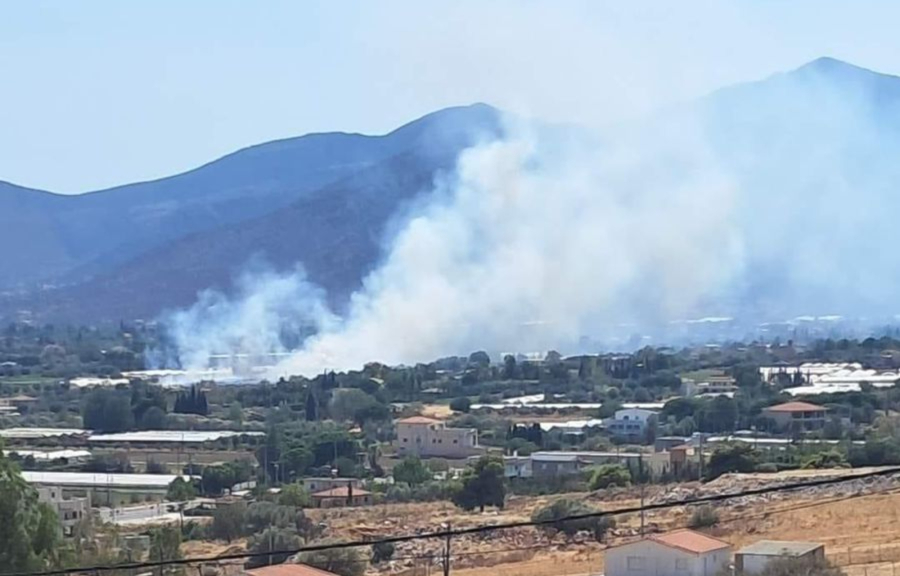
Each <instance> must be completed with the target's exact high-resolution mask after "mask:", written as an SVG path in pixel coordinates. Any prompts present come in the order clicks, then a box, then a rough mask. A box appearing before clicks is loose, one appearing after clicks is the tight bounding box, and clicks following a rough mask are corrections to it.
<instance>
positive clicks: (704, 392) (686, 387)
mask: <svg viewBox="0 0 900 576" xmlns="http://www.w3.org/2000/svg"><path fill="white" fill-rule="evenodd" d="M681 389H682V390H681V391H682V392H683V393H684V395H685V396H687V397H688V398H690V397H692V396H706V397H709V396H734V393H735V392H737V389H738V388H737V385H736V384H735V381H734V378H732V377H730V376H712V377H710V378H707V379H706V380H705V381H703V382H695V381H693V380H690V379H684V380H682V381H681Z"/></svg>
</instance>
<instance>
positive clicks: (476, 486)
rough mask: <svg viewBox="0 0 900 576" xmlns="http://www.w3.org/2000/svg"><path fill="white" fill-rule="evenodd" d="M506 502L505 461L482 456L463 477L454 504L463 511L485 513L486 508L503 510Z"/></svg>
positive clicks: (455, 494) (454, 496)
mask: <svg viewBox="0 0 900 576" xmlns="http://www.w3.org/2000/svg"><path fill="white" fill-rule="evenodd" d="M505 502H506V486H505V483H504V468H503V460H501V459H500V458H497V457H495V456H482V457H481V458H479V459H478V461H477V462H475V464H474V465H473V466H470V467H469V468H467V469H466V471H465V472H464V473H463V475H462V479H461V482H460V484H459V486H458V487H457V488H456V489H455V491H454V493H453V503H454V504H456V505H457V506H459V507H460V508H462V509H463V510H475V509H476V508H478V509H479V511H481V512H484V509H485V507H486V506H495V507H497V508H501V509H502V508H503V505H504V504H505Z"/></svg>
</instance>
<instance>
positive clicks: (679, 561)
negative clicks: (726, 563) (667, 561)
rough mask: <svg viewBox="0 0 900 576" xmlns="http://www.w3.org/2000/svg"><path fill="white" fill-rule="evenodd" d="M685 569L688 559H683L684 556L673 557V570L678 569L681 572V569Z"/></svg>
mask: <svg viewBox="0 0 900 576" xmlns="http://www.w3.org/2000/svg"><path fill="white" fill-rule="evenodd" d="M713 561H715V558H713ZM687 569H688V561H687V560H685V559H684V558H676V559H675V570H678V571H679V572H681V571H687Z"/></svg>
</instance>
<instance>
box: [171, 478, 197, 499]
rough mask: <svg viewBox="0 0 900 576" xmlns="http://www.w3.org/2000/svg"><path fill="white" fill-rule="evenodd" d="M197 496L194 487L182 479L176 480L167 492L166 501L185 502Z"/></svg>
mask: <svg viewBox="0 0 900 576" xmlns="http://www.w3.org/2000/svg"><path fill="white" fill-rule="evenodd" d="M196 496H197V490H196V489H195V488H194V485H193V484H192V483H191V482H189V481H187V480H185V479H184V478H182V477H180V476H179V477H178V478H175V479H174V480H172V482H171V483H170V484H169V488H168V490H166V500H170V501H172V502H184V501H185V500H190V499H192V498H195V497H196Z"/></svg>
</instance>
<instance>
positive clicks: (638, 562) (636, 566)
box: [626, 556, 646, 571]
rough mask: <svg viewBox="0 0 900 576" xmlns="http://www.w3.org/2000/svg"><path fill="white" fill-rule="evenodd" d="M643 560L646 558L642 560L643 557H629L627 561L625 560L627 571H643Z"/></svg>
mask: <svg viewBox="0 0 900 576" xmlns="http://www.w3.org/2000/svg"><path fill="white" fill-rule="evenodd" d="M645 560H646V558H644V557H643V556H629V557H628V559H627V560H626V562H627V568H628V569H629V570H635V571H637V570H643V569H644V565H645V562H644V561H645Z"/></svg>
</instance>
